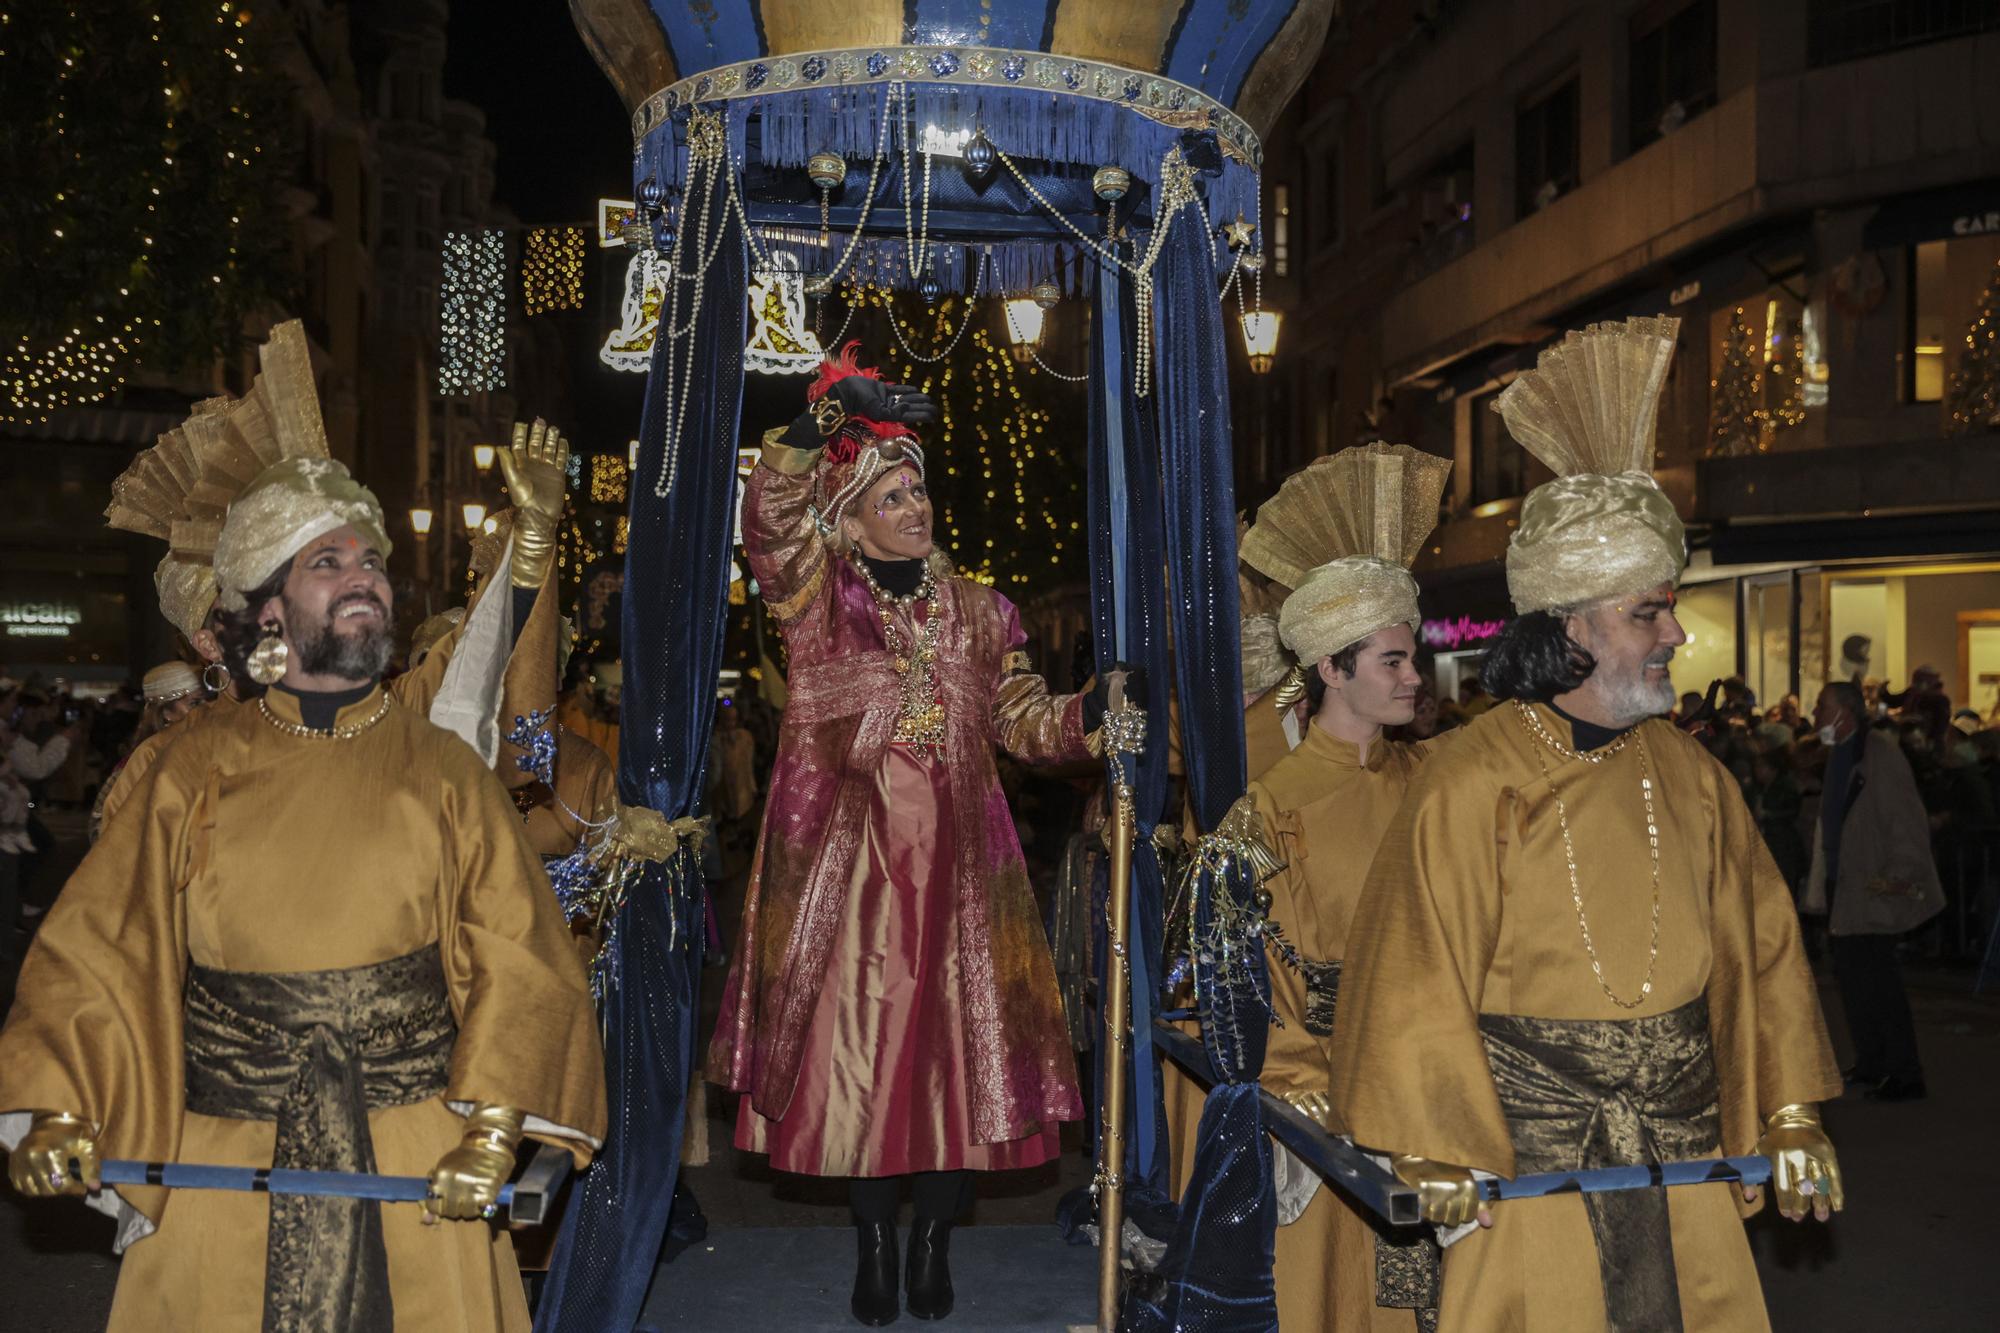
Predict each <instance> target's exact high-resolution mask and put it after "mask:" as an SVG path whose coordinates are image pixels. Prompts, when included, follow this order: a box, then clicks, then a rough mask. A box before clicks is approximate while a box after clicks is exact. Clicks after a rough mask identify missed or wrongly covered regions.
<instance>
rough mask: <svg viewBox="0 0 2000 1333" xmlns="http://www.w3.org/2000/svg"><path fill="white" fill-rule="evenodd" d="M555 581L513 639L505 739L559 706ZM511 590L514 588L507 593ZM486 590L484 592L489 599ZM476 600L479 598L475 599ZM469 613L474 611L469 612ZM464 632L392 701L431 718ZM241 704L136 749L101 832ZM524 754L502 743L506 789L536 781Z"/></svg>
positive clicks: (224, 698)
mask: <svg viewBox="0 0 2000 1333" xmlns="http://www.w3.org/2000/svg"><path fill="white" fill-rule="evenodd" d="M554 585H555V580H554V579H551V580H549V581H548V582H547V583H544V584H543V585H542V587H541V591H539V592H538V593H536V595H535V604H534V609H533V610H532V611H531V612H530V613H529V615H528V620H527V623H526V624H524V625H523V626H522V627H521V632H520V633H519V634H517V635H515V636H514V648H513V651H512V652H511V653H510V654H509V655H508V658H507V672H506V675H505V677H504V678H503V679H502V681H501V685H500V712H499V720H500V735H501V736H502V737H503V738H504V737H505V736H506V734H507V733H508V732H509V731H511V730H512V729H513V726H514V718H515V716H516V715H521V716H526V715H527V714H529V713H532V712H536V711H539V710H550V711H553V710H554V708H555V704H556V675H555V660H556V657H555V653H556V632H557V622H558V616H557V612H556V605H557V594H556V593H555V592H553V591H551V589H552V588H553V587H554ZM508 591H511V590H508ZM485 592H486V589H484V588H482V589H480V593H479V595H480V596H484V595H485ZM474 601H475V602H476V601H477V598H476V597H475V598H474ZM468 614H469V608H468ZM464 631H465V621H464V620H460V621H459V623H458V624H457V625H455V626H453V627H452V629H451V632H450V633H448V634H446V635H445V636H444V637H442V638H440V639H439V640H438V641H437V642H436V643H435V644H433V645H432V646H431V651H430V652H429V653H428V654H427V655H426V656H425V657H424V660H423V661H421V662H419V663H418V664H417V665H416V666H414V667H412V668H411V669H410V670H408V671H405V672H404V673H403V674H402V675H400V676H397V677H396V678H395V679H393V680H390V681H387V682H385V683H384V685H383V688H384V689H386V690H388V691H389V694H390V697H391V698H393V699H395V701H396V702H397V703H399V704H401V705H402V706H403V707H404V708H405V709H407V710H408V711H409V712H410V713H412V714H414V715H415V716H417V717H427V716H428V715H429V713H430V710H431V703H432V702H433V701H434V700H435V699H436V698H437V695H438V689H439V687H440V686H442V685H443V684H444V673H445V668H446V667H447V666H449V665H450V664H451V655H452V651H453V649H455V648H456V647H457V646H458V641H459V638H460V636H461V635H462V634H463V633H464ZM239 706H240V705H239V704H238V703H237V700H236V698H235V696H233V695H229V694H222V695H218V696H217V697H216V698H215V699H213V700H211V701H210V702H208V703H206V704H204V705H202V706H201V707H200V708H197V709H195V710H194V712H192V713H190V714H188V715H187V716H186V717H184V718H182V719H181V720H180V721H179V722H177V723H175V724H174V725H173V726H171V727H167V728H165V729H163V730H161V731H157V732H155V733H153V734H152V735H151V736H148V737H147V738H146V739H145V740H143V741H141V742H139V744H138V745H136V746H135V747H133V750H132V753H131V754H129V755H127V756H126V758H125V763H124V764H123V765H122V766H121V767H120V768H119V769H118V771H117V772H116V773H113V774H112V775H111V779H110V781H108V782H107V783H105V786H104V790H103V792H102V793H100V794H99V796H98V798H97V811H96V819H95V823H96V825H97V826H98V828H99V829H100V830H101V829H102V827H103V826H104V825H105V824H107V823H109V822H110V820H111V817H112V816H113V815H114V814H116V813H117V812H118V809H119V807H121V806H123V805H124V804H125V802H126V800H127V799H128V798H129V797H130V796H131V795H132V793H133V792H135V791H137V790H139V787H140V785H141V783H142V780H143V779H144V778H145V776H146V774H147V773H148V772H150V771H151V770H152V767H153V765H154V764H157V763H158V762H159V761H160V756H161V755H162V754H164V753H165V752H166V748H167V746H169V745H171V744H172V743H173V742H174V741H176V740H178V739H179V738H180V737H181V736H182V735H183V734H184V733H186V732H187V731H189V730H192V729H193V727H194V726H196V725H207V724H208V723H209V722H212V721H215V720H216V719H218V718H220V717H222V716H225V715H226V714H228V713H229V712H231V711H233V710H234V709H236V708H237V707H239ZM520 754H521V751H519V750H517V749H515V748H514V747H513V746H511V745H509V744H507V742H506V741H505V740H504V739H503V740H502V741H501V743H500V753H499V755H498V756H497V757H496V759H495V760H494V764H493V770H494V772H496V773H498V774H499V775H500V781H501V783H502V785H504V786H507V787H520V786H523V785H525V784H527V783H529V782H532V781H534V779H533V778H532V777H531V776H530V775H528V774H526V773H524V772H522V771H521V767H520V765H519V764H517V763H516V762H515V760H516V759H517V758H518V757H519V756H520Z"/></svg>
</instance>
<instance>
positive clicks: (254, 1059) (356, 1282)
mask: <svg viewBox="0 0 2000 1333" xmlns="http://www.w3.org/2000/svg"><path fill="white" fill-rule="evenodd" d="M457 1036H458V1026H457V1024H456V1022H454V1021H453V1018H452V1012H451V1002H450V999H449V997H448V996H447V994H446V991H445V981H444V965H443V963H442V961H441V960H440V959H439V957H438V950H437V946H436V945H432V946H430V947H429V948H427V949H424V950H421V951H420V952H417V953H413V954H408V955H406V956H404V957H402V958H392V959H390V960H389V961H388V962H384V963H375V964H372V965H370V966H367V967H350V968H341V969H338V970H335V971H327V972H223V971H219V970H217V969H214V968H207V967H193V968H191V969H190V970H189V974H188V986H187V1011H186V1041H185V1046H186V1051H187V1054H186V1075H187V1109H188V1110H190V1111H193V1112H195V1113H197V1114H199V1115H212V1116H222V1117H226V1118H228V1119H233V1120H271V1121H275V1122H276V1123H277V1127H278V1139H277V1146H276V1149H275V1150H274V1151H273V1153H272V1155H271V1165H272V1166H274V1167H283V1168H288V1169H298V1170H308V1171H362V1172H372V1171H374V1170H375V1145H374V1143H373V1141H372V1140H371V1139H370V1138H369V1134H368V1112H369V1110H370V1109H371V1108H377V1107H385V1106H404V1105H408V1104H409V1103H411V1102H420V1101H423V1100H425V1099H426V1098H430V1097H436V1096H438V1095H440V1094H441V1093H443V1092H444V1090H445V1081H446V1077H447V1072H448V1066H449V1064H450V1061H451V1049H452V1043H453V1042H454V1041H455V1040H456V1039H457ZM381 1208H382V1206H381V1204H379V1203H375V1202H372V1201H365V1200H361V1199H319V1198H303V1197H300V1196H296V1195H273V1196H272V1198H271V1231H270V1239H269V1241H268V1242H267V1244H266V1247H265V1269H264V1330H265V1333H374V1330H379V1329H387V1328H390V1327H393V1325H394V1318H395V1316H394V1312H393V1309H392V1307H391V1304H390V1301H389V1258H388V1251H387V1250H386V1249H385V1248H384V1246H383V1243H382V1211H381Z"/></svg>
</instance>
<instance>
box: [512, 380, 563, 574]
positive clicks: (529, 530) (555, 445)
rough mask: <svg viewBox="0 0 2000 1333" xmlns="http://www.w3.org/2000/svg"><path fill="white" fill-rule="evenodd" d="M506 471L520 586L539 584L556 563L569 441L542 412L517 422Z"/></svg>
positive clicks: (515, 568)
mask: <svg viewBox="0 0 2000 1333" xmlns="http://www.w3.org/2000/svg"><path fill="white" fill-rule="evenodd" d="M500 471H501V472H502V473H504V474H505V475H506V478H507V497H508V498H509V499H510V500H512V501H513V503H514V577H513V581H514V586H515V587H517V588H539V587H541V586H542V582H543V580H545V579H547V578H548V576H549V570H550V569H552V568H554V566H555V556H556V529H557V528H559V527H560V526H561V525H562V512H563V498H564V494H565V487H566V484H567V481H568V471H569V442H568V441H567V440H565V439H563V437H562V432H561V431H558V430H555V429H552V428H551V427H550V426H549V425H548V423H547V422H545V421H543V420H542V419H541V418H540V417H536V418H535V424H534V425H532V426H530V425H528V424H527V423H526V422H523V421H517V422H515V423H514V444H513V447H512V448H509V449H502V450H501V451H500Z"/></svg>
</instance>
